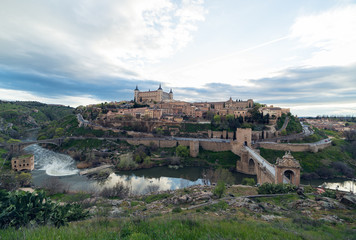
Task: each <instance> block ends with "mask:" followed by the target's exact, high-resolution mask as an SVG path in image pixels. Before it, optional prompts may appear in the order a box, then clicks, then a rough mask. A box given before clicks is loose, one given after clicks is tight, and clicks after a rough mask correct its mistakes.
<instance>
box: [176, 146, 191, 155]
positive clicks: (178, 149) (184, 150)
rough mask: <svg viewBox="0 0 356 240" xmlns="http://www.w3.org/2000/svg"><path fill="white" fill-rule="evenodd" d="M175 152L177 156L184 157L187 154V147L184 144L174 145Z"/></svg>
mask: <svg viewBox="0 0 356 240" xmlns="http://www.w3.org/2000/svg"><path fill="white" fill-rule="evenodd" d="M176 154H177V156H178V157H182V158H186V157H188V156H189V149H188V148H187V147H186V146H182V145H179V146H178V147H176Z"/></svg>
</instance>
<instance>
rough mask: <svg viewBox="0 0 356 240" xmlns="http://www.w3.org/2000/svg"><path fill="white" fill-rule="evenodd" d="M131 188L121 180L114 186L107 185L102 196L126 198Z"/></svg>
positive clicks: (101, 193)
mask: <svg viewBox="0 0 356 240" xmlns="http://www.w3.org/2000/svg"><path fill="white" fill-rule="evenodd" d="M129 192H130V189H129V188H128V187H126V186H124V185H123V184H122V183H121V182H118V183H116V184H115V186H113V187H105V188H104V189H103V190H102V191H101V192H100V196H102V197H105V198H125V197H127V196H128V195H129Z"/></svg>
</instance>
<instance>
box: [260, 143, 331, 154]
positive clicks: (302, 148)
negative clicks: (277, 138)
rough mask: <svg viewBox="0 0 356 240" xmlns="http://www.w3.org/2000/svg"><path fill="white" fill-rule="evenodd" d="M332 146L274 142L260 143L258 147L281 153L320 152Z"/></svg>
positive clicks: (329, 144) (327, 144)
mask: <svg viewBox="0 0 356 240" xmlns="http://www.w3.org/2000/svg"><path fill="white" fill-rule="evenodd" d="M329 146H331V141H328V142H325V143H319V144H316V143H274V142H258V143H256V147H260V148H266V149H271V150H279V151H291V152H314V153H316V152H318V151H319V150H322V149H324V148H327V147H329Z"/></svg>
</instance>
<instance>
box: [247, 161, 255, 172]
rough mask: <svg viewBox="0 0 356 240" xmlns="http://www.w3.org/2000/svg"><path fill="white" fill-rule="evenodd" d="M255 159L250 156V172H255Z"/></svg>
mask: <svg viewBox="0 0 356 240" xmlns="http://www.w3.org/2000/svg"><path fill="white" fill-rule="evenodd" d="M255 165H256V164H255V161H254V160H253V159H252V158H250V160H248V171H249V172H250V173H255Z"/></svg>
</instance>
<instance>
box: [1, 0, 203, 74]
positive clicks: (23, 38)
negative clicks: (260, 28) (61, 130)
mask: <svg viewBox="0 0 356 240" xmlns="http://www.w3.org/2000/svg"><path fill="white" fill-rule="evenodd" d="M1 5H2V6H1V8H0V64H3V65H7V66H12V67H16V68H25V69H27V70H28V69H31V70H36V71H41V72H46V71H47V72H51V73H56V74H59V75H60V74H62V75H71V76H75V77H78V78H89V77H94V76H105V75H106V76H107V75H115V76H120V77H128V78H135V77H137V74H140V71H141V68H142V67H143V66H144V65H145V64H147V63H154V62H157V61H159V60H161V59H162V58H166V57H169V56H171V55H172V54H174V53H175V52H177V51H178V50H180V49H181V48H183V47H184V46H186V44H187V43H188V42H189V41H191V39H192V35H191V33H192V31H194V30H196V23H197V22H198V21H203V20H204V15H205V10H204V8H203V6H202V5H203V2H202V1H200V0H189V1H188V0H182V2H176V1H172V0H150V1H146V0H122V1H116V0H105V1H88V0H78V1H74V2H73V1H70V0H63V1H46V0H42V1H16V2H14V1H7V0H4V1H2V4H1ZM141 77H142V76H141ZM143 77H144V76H143Z"/></svg>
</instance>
